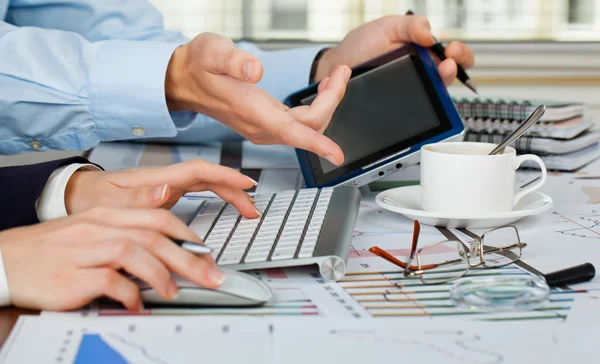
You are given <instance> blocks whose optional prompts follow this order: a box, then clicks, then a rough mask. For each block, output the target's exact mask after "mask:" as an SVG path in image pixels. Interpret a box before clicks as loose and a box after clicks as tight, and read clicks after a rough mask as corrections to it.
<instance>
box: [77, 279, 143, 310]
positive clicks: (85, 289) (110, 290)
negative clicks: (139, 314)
mask: <svg viewBox="0 0 600 364" xmlns="http://www.w3.org/2000/svg"><path fill="white" fill-rule="evenodd" d="M75 285H76V287H79V288H78V289H79V292H78V293H79V294H80V295H83V296H84V297H85V298H86V301H92V300H93V299H95V298H98V297H101V296H107V297H109V298H112V299H113V300H115V301H117V302H121V303H122V304H123V306H125V307H126V308H127V309H128V310H131V311H140V310H142V309H143V308H144V305H143V304H142V300H141V297H140V290H139V287H138V285H137V284H135V283H134V282H132V281H131V280H129V279H127V278H125V277H124V276H122V275H120V274H119V273H117V272H116V271H115V270H114V269H111V268H91V269H82V270H79V271H78V272H77V274H76V284H75Z"/></svg>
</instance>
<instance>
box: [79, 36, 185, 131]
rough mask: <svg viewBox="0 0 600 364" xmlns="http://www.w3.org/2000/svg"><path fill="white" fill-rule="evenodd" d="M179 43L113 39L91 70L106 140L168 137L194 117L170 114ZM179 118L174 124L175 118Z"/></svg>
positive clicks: (94, 106)
mask: <svg viewBox="0 0 600 364" xmlns="http://www.w3.org/2000/svg"><path fill="white" fill-rule="evenodd" d="M180 45H181V44H180V43H171V42H151V41H126V40H110V41H106V42H103V43H102V44H101V45H100V46H99V48H98V51H97V58H96V59H95V60H94V63H93V65H92V66H91V68H90V81H89V97H90V108H91V113H92V116H93V118H94V120H95V121H96V128H97V130H96V132H97V134H98V135H99V136H100V138H101V139H102V140H124V139H129V140H131V139H140V138H148V137H169V136H175V135H176V134H177V128H178V127H177V126H176V123H177V124H179V125H178V126H179V127H183V128H185V127H186V126H187V124H188V119H191V118H192V116H191V115H184V114H171V113H170V112H169V109H168V107H167V101H166V95H165V77H166V72H167V68H168V65H169V61H170V60H171V56H172V55H173V52H174V51H175V49H176V48H177V47H178V46H180ZM173 117H175V120H173Z"/></svg>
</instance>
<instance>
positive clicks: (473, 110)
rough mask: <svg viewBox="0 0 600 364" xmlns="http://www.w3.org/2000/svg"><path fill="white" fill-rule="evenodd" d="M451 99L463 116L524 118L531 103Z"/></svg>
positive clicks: (523, 101)
mask: <svg viewBox="0 0 600 364" xmlns="http://www.w3.org/2000/svg"><path fill="white" fill-rule="evenodd" d="M452 101H453V102H454V104H455V105H456V109H457V110H458V113H459V114H460V115H461V116H463V117H465V118H471V117H475V118H477V117H492V118H506V117H510V118H511V119H517V120H519V119H521V120H523V119H526V118H527V117H528V116H529V114H530V112H531V111H530V110H531V107H532V106H533V104H532V103H531V102H530V101H529V100H522V101H516V100H513V101H508V102H507V101H506V100H502V99H501V100H492V99H481V98H474V99H467V98H461V99H457V98H452Z"/></svg>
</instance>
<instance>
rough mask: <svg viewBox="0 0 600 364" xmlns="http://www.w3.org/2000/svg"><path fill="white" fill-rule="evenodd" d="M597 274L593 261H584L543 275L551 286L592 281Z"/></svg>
mask: <svg viewBox="0 0 600 364" xmlns="http://www.w3.org/2000/svg"><path fill="white" fill-rule="evenodd" d="M595 275H596V269H595V268H594V266H593V265H592V264H591V263H583V264H580V265H576V266H574V267H569V268H565V269H561V270H559V271H556V272H552V273H547V274H544V275H543V277H544V279H545V280H546V283H548V286H549V287H559V286H566V285H568V284H575V283H581V282H587V281H591V280H592V279H593V278H594V276H595Z"/></svg>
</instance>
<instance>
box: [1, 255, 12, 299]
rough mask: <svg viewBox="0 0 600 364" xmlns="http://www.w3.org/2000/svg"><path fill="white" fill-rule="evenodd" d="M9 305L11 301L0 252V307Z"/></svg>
mask: <svg viewBox="0 0 600 364" xmlns="http://www.w3.org/2000/svg"><path fill="white" fill-rule="evenodd" d="M10 305H12V300H11V299H10V290H9V289H8V277H7V276H6V269H4V258H3V257H2V251H1V250H0V307H6V306H10Z"/></svg>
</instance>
